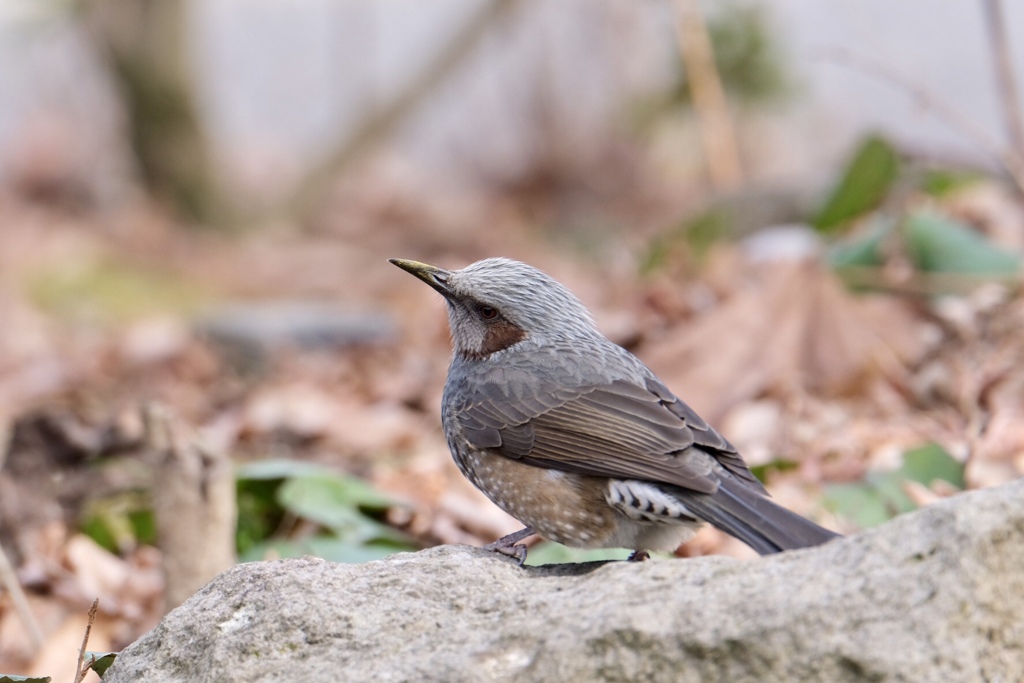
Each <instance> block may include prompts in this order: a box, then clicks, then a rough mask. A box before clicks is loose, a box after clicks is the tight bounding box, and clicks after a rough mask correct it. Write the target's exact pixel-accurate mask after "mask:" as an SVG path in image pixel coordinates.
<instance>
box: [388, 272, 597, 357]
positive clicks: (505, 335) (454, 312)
mask: <svg viewBox="0 0 1024 683" xmlns="http://www.w3.org/2000/svg"><path fill="white" fill-rule="evenodd" d="M392 263H394V264H395V265H397V266H398V267H400V268H402V269H404V270H406V271H408V272H410V273H412V274H413V275H416V277H418V278H420V279H421V280H423V281H424V282H426V283H427V284H429V285H430V286H431V287H433V288H434V289H436V290H437V291H439V292H440V293H441V294H442V295H444V297H445V299H446V300H447V302H448V321H449V324H450V326H451V332H452V341H453V343H454V345H455V350H456V353H457V354H458V355H460V356H463V357H465V358H484V357H487V356H489V355H491V354H492V353H494V352H495V351H500V350H504V349H505V348H508V347H510V346H513V345H515V344H518V343H519V342H521V341H524V340H527V339H531V340H533V341H534V342H536V343H543V342H544V340H545V339H554V338H563V339H564V338H574V337H580V338H594V337H595V336H596V337H599V336H600V333H599V332H598V331H597V328H596V327H595V326H594V321H593V318H592V317H591V316H590V313H589V312H588V311H587V309H586V308H585V307H584V306H583V304H582V303H580V300H579V299H577V298H576V296H575V295H574V294H573V293H572V292H570V291H569V289H568V288H566V287H565V286H564V285H562V284H561V283H559V282H558V281H556V280H555V279H553V278H551V277H550V276H548V275H547V274H545V273H543V272H541V271H540V270H537V269H536V268H534V267H533V266H530V265H527V264H525V263H521V262H519V261H513V260H512V259H507V258H489V259H484V260H483V261H477V262H476V263H473V264H471V265H469V266H466V267H465V268H463V269H462V270H452V271H448V270H443V269H441V268H437V267H436V266H428V265H426V264H422V263H417V262H415V261H403V260H401V259H392Z"/></svg>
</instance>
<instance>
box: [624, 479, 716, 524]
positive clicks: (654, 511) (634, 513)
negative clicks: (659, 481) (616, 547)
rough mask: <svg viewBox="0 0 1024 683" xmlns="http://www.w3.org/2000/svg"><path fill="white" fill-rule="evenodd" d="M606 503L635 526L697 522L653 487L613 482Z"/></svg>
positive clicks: (651, 485) (684, 507)
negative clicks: (635, 524) (647, 523)
mask: <svg viewBox="0 0 1024 683" xmlns="http://www.w3.org/2000/svg"><path fill="white" fill-rule="evenodd" d="M605 500H607V501H608V504H609V505H611V506H612V507H614V508H616V509H617V510H618V511H619V512H621V513H622V514H624V515H626V516H627V517H629V518H630V519H632V520H635V521H637V522H661V523H663V524H672V523H674V522H688V523H689V522H695V521H698V519H697V518H696V517H695V516H694V515H693V513H691V512H690V511H689V510H688V509H687V508H686V506H685V505H683V504H682V503H681V502H680V501H679V500H678V499H677V498H675V497H674V496H672V495H669V494H668V493H665V492H664V491H662V490H661V489H660V488H658V487H657V486H655V485H654V484H649V483H647V482H643V481H636V480H632V479H630V480H626V481H620V480H617V479H612V480H611V481H609V482H608V493H607V494H606V497H605Z"/></svg>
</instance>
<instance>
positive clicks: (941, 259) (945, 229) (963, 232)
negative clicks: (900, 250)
mask: <svg viewBox="0 0 1024 683" xmlns="http://www.w3.org/2000/svg"><path fill="white" fill-rule="evenodd" d="M904 236H905V239H906V247H907V252H908V254H909V256H910V259H911V260H912V261H913V263H914V266H915V267H916V268H917V269H919V270H923V271H931V272H945V273H985V274H992V275H995V274H999V275H1008V274H1013V273H1016V272H1018V271H1019V269H1020V258H1019V257H1018V256H1016V255H1015V254H1011V253H1009V252H1006V251H1003V250H1002V249H999V248H998V247H996V246H994V245H993V244H992V243H990V242H989V241H988V240H986V239H985V238H984V237H982V236H981V235H980V234H978V233H977V232H976V231H974V230H972V229H971V228H969V227H968V226H966V225H964V224H962V223H958V222H957V221H954V220H951V219H949V218H946V217H943V216H939V215H936V214H932V213H918V214H915V215H913V216H910V217H909V218H908V219H907V221H906V223H905V224H904Z"/></svg>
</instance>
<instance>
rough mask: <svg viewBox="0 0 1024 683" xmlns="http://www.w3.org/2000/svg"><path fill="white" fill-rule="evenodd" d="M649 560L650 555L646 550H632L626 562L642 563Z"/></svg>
mask: <svg viewBox="0 0 1024 683" xmlns="http://www.w3.org/2000/svg"><path fill="white" fill-rule="evenodd" d="M649 559H651V555H650V553H648V552H647V551H646V550H634V551H633V552H631V553H630V554H629V557H627V558H626V562H643V561H644V560H649Z"/></svg>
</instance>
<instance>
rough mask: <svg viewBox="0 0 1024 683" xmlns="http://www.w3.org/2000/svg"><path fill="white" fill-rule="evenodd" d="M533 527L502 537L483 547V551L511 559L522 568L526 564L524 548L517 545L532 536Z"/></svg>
mask: <svg viewBox="0 0 1024 683" xmlns="http://www.w3.org/2000/svg"><path fill="white" fill-rule="evenodd" d="M533 534H534V531H533V527H529V526H528V527H525V528H523V529H520V530H519V531H517V532H515V533H514V534H509V535H508V536H502V537H501V538H499V539H498V540H497V541H495V542H494V543H488V544H487V545H485V546H483V550H493V551H494V552H496V553H500V554H502V555H507V556H508V557H513V558H515V559H516V560H517V561H518V562H519V566H520V567H522V566H523V563H524V562H526V546H525V545H522V544H520V543H519V541H521V540H523V539H524V538H527V537H528V536H533Z"/></svg>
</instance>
